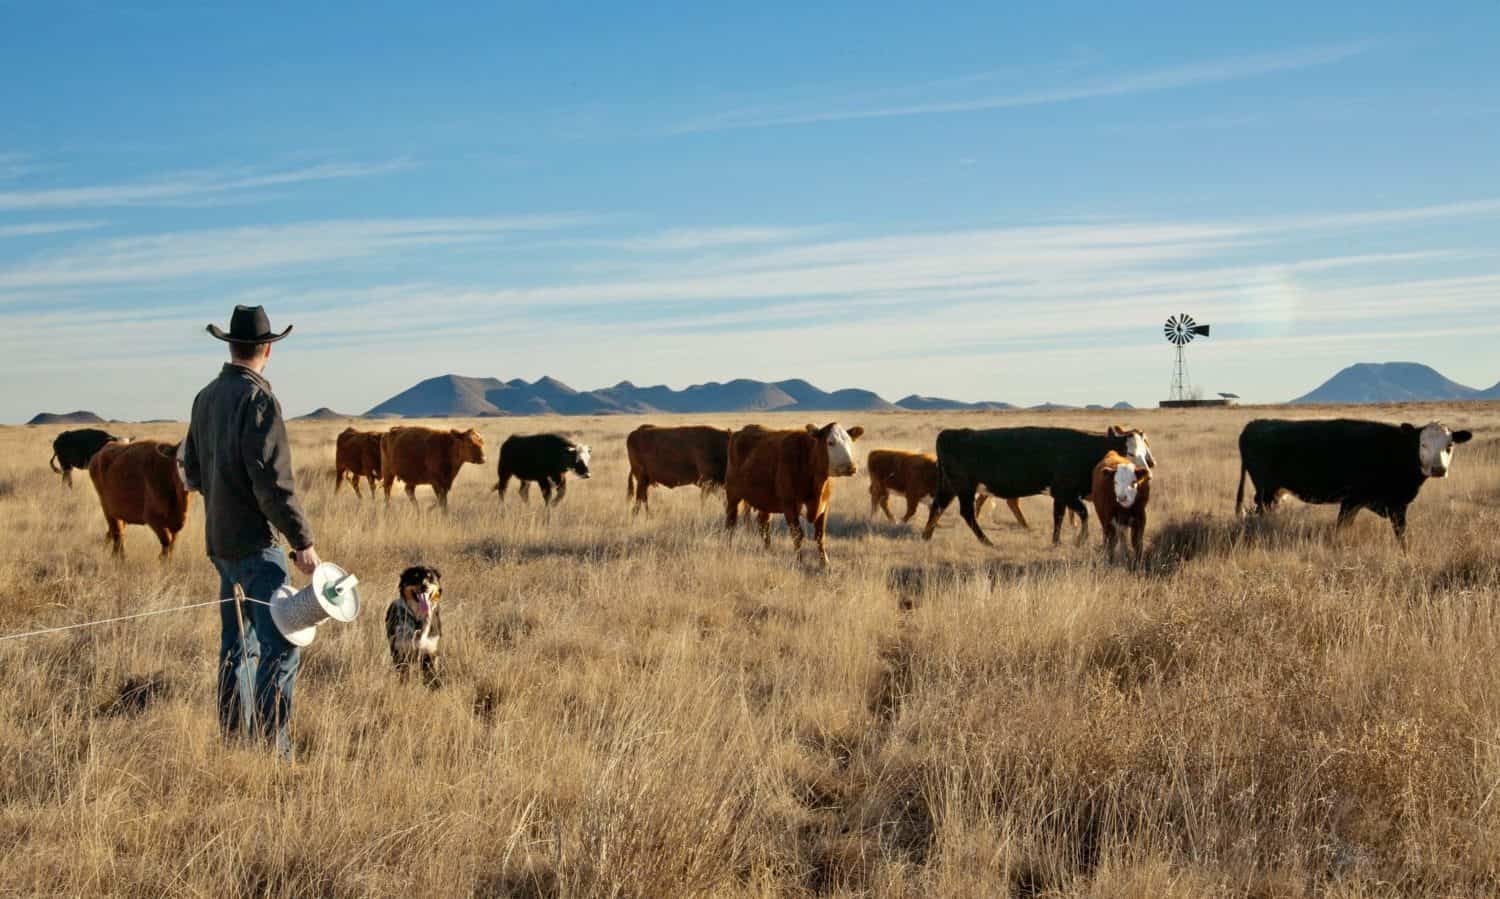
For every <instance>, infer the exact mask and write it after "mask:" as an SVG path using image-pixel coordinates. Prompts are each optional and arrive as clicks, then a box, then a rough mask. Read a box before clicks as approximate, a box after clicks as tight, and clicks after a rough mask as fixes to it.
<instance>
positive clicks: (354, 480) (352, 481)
mask: <svg viewBox="0 0 1500 899" xmlns="http://www.w3.org/2000/svg"><path fill="white" fill-rule="evenodd" d="M342 486H344V479H343V478H339V483H338V487H334V488H333V492H334V493H338V492H339V487H342ZM349 486H350V487H353V488H354V495H355V496H357V497H359V498H360V499H364V498H365V495H364V493H363V492H362V491H361V490H360V489H359V475H357V474H353V473H352V472H351V473H350V475H349ZM370 493H371V494H374V493H375V479H374V478H371V479H370Z"/></svg>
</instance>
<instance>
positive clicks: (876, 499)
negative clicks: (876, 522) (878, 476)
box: [870, 481, 891, 518]
mask: <svg viewBox="0 0 1500 899" xmlns="http://www.w3.org/2000/svg"><path fill="white" fill-rule="evenodd" d="M885 492H886V491H885V488H884V487H882V486H880V484H878V483H876V482H875V481H871V482H870V517H871V518H874V517H875V513H876V512H879V511H880V506H881V502H882V500H884V499H885ZM885 515H886V517H887V518H890V517H891V513H890V512H889V511H887V512H886V513H885Z"/></svg>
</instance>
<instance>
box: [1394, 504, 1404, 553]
mask: <svg viewBox="0 0 1500 899" xmlns="http://www.w3.org/2000/svg"><path fill="white" fill-rule="evenodd" d="M1390 519H1391V529H1392V530H1394V531H1395V532H1396V543H1398V544H1400V546H1401V551H1402V552H1406V507H1404V506H1403V507H1401V508H1399V509H1392V510H1391V514H1390Z"/></svg>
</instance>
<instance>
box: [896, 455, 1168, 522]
mask: <svg viewBox="0 0 1500 899" xmlns="http://www.w3.org/2000/svg"><path fill="white" fill-rule="evenodd" d="M1110 452H1116V453H1119V454H1120V455H1122V456H1125V457H1126V458H1128V459H1130V460H1131V461H1132V462H1134V463H1135V464H1136V465H1139V466H1141V467H1143V468H1150V467H1151V466H1154V465H1155V464H1156V460H1155V459H1153V458H1152V457H1151V447H1150V445H1149V444H1148V443H1147V441H1146V435H1145V434H1144V433H1142V432H1141V431H1136V430H1127V429H1125V428H1120V427H1112V428H1110V429H1109V430H1108V431H1106V432H1105V433H1103V434H1089V433H1086V432H1084V431H1075V430H1072V429H1069V428H1034V427H1033V428H993V429H990V430H985V431H975V430H972V429H970V428H957V429H953V430H947V431H942V432H940V433H939V434H938V438H937V459H938V489H937V494H936V495H935V496H934V497H933V498H932V508H931V510H930V511H929V512H928V513H927V527H926V528H925V529H924V530H923V532H922V537H923V539H927V540H930V539H932V532H933V531H934V530H935V529H936V528H937V522H938V518H939V517H941V516H942V514H943V510H944V509H946V508H948V504H949V503H951V502H952V501H953V498H954V497H955V496H956V497H958V511H959V514H960V515H962V516H963V520H964V522H965V523H966V524H968V526H969V529H970V530H972V531H973V532H974V536H975V537H978V538H979V542H980V543H983V544H984V545H985V546H993V545H994V544H992V543H991V542H990V538H988V537H986V536H985V534H984V530H983V529H982V528H980V527H979V520H978V519H977V518H975V517H974V512H975V502H974V497H975V494H976V493H978V491H979V489H980V488H981V487H982V488H984V489H985V490H987V491H988V492H990V493H992V494H994V495H995V496H1034V495H1036V494H1038V493H1050V494H1051V495H1052V542H1053V544H1054V545H1055V544H1057V543H1058V542H1060V541H1061V539H1062V522H1063V515H1064V513H1066V512H1067V511H1068V510H1072V511H1073V512H1075V513H1076V514H1077V515H1078V519H1079V529H1078V542H1079V543H1080V544H1082V543H1083V541H1084V540H1085V539H1086V538H1087V537H1088V530H1089V512H1088V507H1087V506H1085V505H1084V504H1083V498H1084V497H1086V496H1088V495H1089V494H1090V492H1091V491H1092V489H1093V479H1094V466H1095V465H1097V464H1098V462H1099V460H1100V459H1102V458H1104V456H1105V454H1106V453H1110Z"/></svg>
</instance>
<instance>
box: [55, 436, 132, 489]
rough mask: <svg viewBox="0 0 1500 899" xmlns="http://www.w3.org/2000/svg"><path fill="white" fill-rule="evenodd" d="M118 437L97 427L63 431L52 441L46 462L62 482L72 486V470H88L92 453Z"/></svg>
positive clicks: (92, 456)
mask: <svg viewBox="0 0 1500 899" xmlns="http://www.w3.org/2000/svg"><path fill="white" fill-rule="evenodd" d="M119 439H120V438H118V437H116V436H115V435H113V434H111V433H109V432H108V431H102V430H100V429H99V428H79V429H77V430H74V431H63V432H62V433H61V434H58V435H57V437H56V439H54V440H53V441H52V458H51V459H50V460H48V462H47V464H48V465H49V466H50V467H51V468H52V470H53V471H55V472H57V473H58V474H60V475H62V479H63V483H64V484H67V485H68V486H69V487H72V486H73V470H74V469H75V468H76V469H78V470H80V471H86V470H88V467H89V461H90V460H91V459H93V458H94V453H97V452H99V449H100V448H101V447H103V446H104V445H105V444H106V443H113V442H114V441H117V440H119ZM59 464H60V465H61V467H59Z"/></svg>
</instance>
